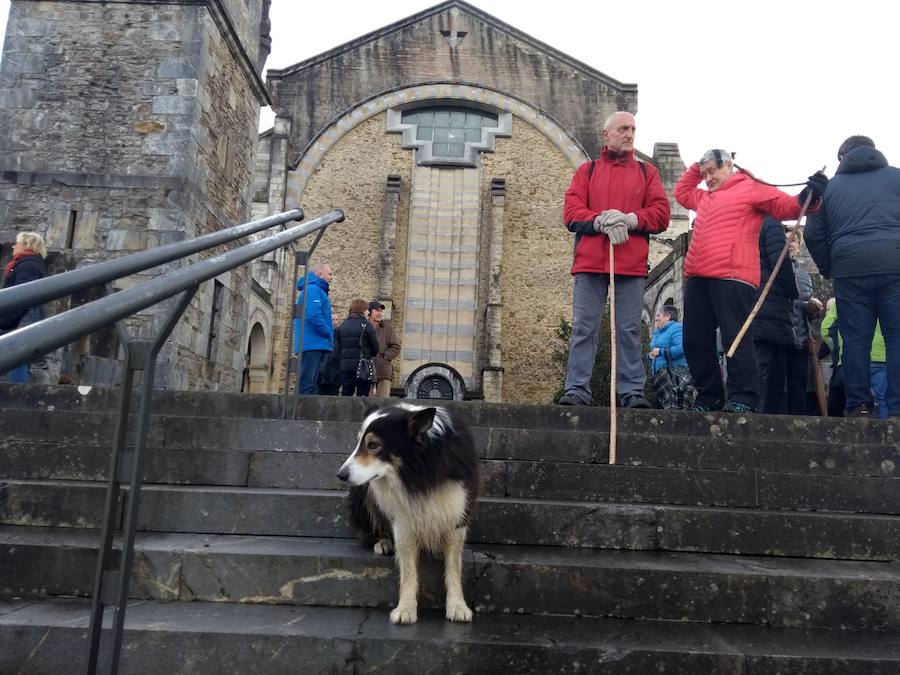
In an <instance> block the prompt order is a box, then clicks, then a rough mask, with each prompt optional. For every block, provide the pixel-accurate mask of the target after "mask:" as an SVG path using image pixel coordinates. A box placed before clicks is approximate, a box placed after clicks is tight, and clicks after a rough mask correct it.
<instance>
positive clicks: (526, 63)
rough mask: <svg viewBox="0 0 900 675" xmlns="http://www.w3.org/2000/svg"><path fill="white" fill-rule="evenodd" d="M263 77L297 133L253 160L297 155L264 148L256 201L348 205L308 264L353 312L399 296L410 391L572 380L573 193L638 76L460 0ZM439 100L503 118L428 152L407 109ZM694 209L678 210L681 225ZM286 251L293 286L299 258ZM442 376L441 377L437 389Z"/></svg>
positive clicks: (260, 209) (518, 390) (285, 122)
mask: <svg viewBox="0 0 900 675" xmlns="http://www.w3.org/2000/svg"><path fill="white" fill-rule="evenodd" d="M267 82H268V85H269V87H270V89H271V92H272V96H273V99H274V106H273V107H274V109H275V112H276V132H279V130H280V132H279V133H280V135H281V137H286V143H285V142H282V141H276V140H275V139H274V136H273V135H272V134H269V133H267V134H263V135H262V136H261V137H260V140H259V143H258V157H261V156H263V155H267V156H270V157H271V156H273V154H274V153H275V152H277V153H282V152H284V153H285V154H286V155H287V158H288V161H287V164H286V165H285V164H284V163H281V161H282V160H280V159H279V160H276V159H273V160H272V161H271V162H270V163H269V165H268V166H266V165H265V163H264V162H263V161H261V160H258V164H257V174H256V177H255V184H254V195H255V197H256V199H258V200H259V203H258V204H256V205H255V207H254V208H255V209H256V211H255V212H256V213H257V214H259V215H261V214H263V213H266V212H274V211H278V210H281V208H283V207H294V206H301V207H302V208H303V209H304V210H305V211H306V213H307V214H308V217H313V216H318V215H321V214H323V213H325V212H327V211H330V210H331V209H332V208H335V207H340V208H342V209H344V210H345V212H346V213H347V220H346V221H345V222H344V223H342V224H340V225H335V226H332V227H331V229H330V231H329V232H327V233H326V235H325V236H324V238H323V239H322V241H321V243H320V244H319V247H318V250H317V251H316V253H315V256H314V259H315V261H319V262H328V263H329V264H331V265H332V266H333V267H334V271H335V280H334V282H333V284H332V301H333V302H334V304H335V307H336V308H337V310H338V311H339V312H340V313H341V314H342V315H345V313H346V306H347V304H348V303H349V300H350V299H352V298H354V297H363V298H366V299H370V298H378V299H379V300H380V301H381V302H383V303H384V304H385V305H386V306H387V307H388V310H387V311H386V316H390V317H391V318H392V321H393V325H394V328H395V330H397V331H398V333H400V336H401V340H402V341H403V351H402V352H401V356H400V358H399V359H398V361H397V362H395V365H396V367H395V379H394V386H395V387H396V388H399V389H402V390H403V391H404V392H405V393H406V394H407V395H413V396H415V395H417V394H421V390H422V389H423V388H424V390H425V391H435V392H437V391H439V390H440V391H441V392H443V393H442V395H443V394H447V393H452V394H453V395H465V396H475V397H484V398H486V399H487V400H504V401H516V402H525V401H530V402H548V401H549V400H551V398H552V395H553V393H554V392H555V390H556V389H557V387H558V386H559V383H560V381H561V375H562V374H561V372H560V370H559V367H558V366H557V365H555V364H554V363H553V362H552V359H550V353H551V352H553V351H554V350H555V349H558V348H559V345H557V344H556V338H555V332H556V329H557V328H558V326H559V322H560V319H566V320H570V319H571V288H572V280H571V276H570V275H569V267H570V265H571V256H572V246H573V236H572V235H571V234H569V233H568V232H566V230H565V228H564V227H563V224H562V197H563V194H564V192H565V190H566V188H567V187H568V184H569V181H570V180H571V177H572V174H573V172H574V170H575V169H576V168H577V166H578V165H579V164H580V163H582V162H584V161H586V160H587V159H588V157H589V155H593V154H594V153H595V152H596V150H597V147H598V146H599V143H600V137H599V131H600V128H601V127H602V124H603V121H604V120H605V118H606V117H607V116H608V115H609V114H610V113H612V112H614V111H615V110H621V109H624V110H631V111H636V109H637V87H636V86H635V85H632V84H623V83H620V82H618V81H616V80H615V79H613V78H611V77H609V76H607V75H605V74H603V73H600V72H598V71H595V70H593V69H591V68H589V67H588V66H586V65H584V64H582V63H579V62H577V61H575V60H574V59H571V58H570V57H568V56H567V55H565V54H562V53H561V52H558V51H556V50H554V49H552V48H551V47H548V46H547V45H544V44H541V43H539V42H537V41H536V40H534V39H533V38H531V37H530V36H528V35H525V34H524V33H521V32H520V31H517V30H516V29H514V28H512V27H511V26H508V25H507V24H504V23H502V22H500V21H498V20H497V19H495V18H493V17H491V16H489V15H487V14H484V13H483V12H481V11H480V10H478V9H477V8H475V7H472V6H471V5H468V4H467V3H464V2H457V1H451V2H445V3H442V4H441V5H438V6H436V7H433V8H431V9H429V10H425V11H424V12H421V13H419V14H416V15H414V16H411V17H409V18H408V19H405V20H403V21H400V22H398V23H396V24H393V25H391V26H387V27H386V28H384V29H381V30H379V31H376V32H374V33H371V34H369V35H366V36H363V37H361V38H359V39H357V40H354V41H352V42H350V43H347V44H345V45H341V46H338V47H336V48H334V49H333V50H331V51H329V52H326V53H324V54H321V55H319V56H317V57H314V58H312V59H309V60H307V61H304V62H302V63H298V64H297V65H295V66H292V67H290V68H287V69H284V70H281V71H269V73H268V77H267ZM336 83H340V86H336ZM441 106H444V107H445V108H447V109H449V108H453V109H457V110H459V109H467V110H474V111H484V112H486V113H490V114H495V115H498V116H499V118H498V124H499V125H500V127H499V128H502V129H505V130H502V132H501V133H498V134H496V136H495V137H492V138H489V139H487V137H486V136H485V137H483V138H481V140H480V141H479V143H480V144H479V145H477V148H478V150H477V151H475V152H474V153H472V152H471V150H472V148H470V149H469V151H468V152H467V154H466V156H465V159H464V160H459V161H456V160H454V161H451V160H448V159H444V160H443V161H437V162H435V161H434V160H433V154H432V152H431V148H430V145H429V143H425V144H424V146H425V148H426V149H427V151H426V149H423V143H422V142H421V141H419V140H416V139H421V138H430V136H416V135H415V129H410V127H408V126H404V125H403V124H400V120H401V115H402V114H403V113H404V112H406V111H415V110H425V109H437V108H439V107H441ZM504 115H506V116H507V117H508V118H509V120H510V125H509V127H508V128H505V127H503V124H504V123H503V122H502V119H504V117H503V116H504ZM403 129H406V131H403V134H402V135H396V134H395V133H393V132H398V131H400V130H403ZM429 133H430V132H429ZM276 135H277V134H276ZM485 139H487V142H485ZM467 140H468V139H467ZM473 147H474V146H473ZM642 157H643V158H644V159H645V160H646V161H651V162H654V163H655V164H656V165H657V166H659V168H660V172H661V175H662V178H663V180H664V182H665V183H666V184H667V187H668V189H669V191H671V187H672V185H673V184H674V180H675V179H677V178H678V176H680V173H681V170H683V166H684V165H683V163H682V162H681V159H680V157H679V155H678V149H677V146H675V145H673V144H657V146H656V147H654V152H653V156H652V157H650V156H647V155H642ZM386 186H393V187H386ZM279 193H280V194H282V195H283V197H284V201H278V200H277V196H278V195H279ZM264 195H268V199H267V200H266V201H265V203H263V196H264ZM273 196H275V197H276V198H275V199H273ZM686 221H687V218H686V214H684V212H683V210H681V209H680V208H678V207H676V210H674V211H673V225H674V226H675V227H674V229H675V230H676V233H677V231H679V230H682V229H686ZM669 238H671V237H669ZM653 247H654V256H655V258H654V259H658V258H662V257H664V256H665V255H666V254H668V252H669V251H670V250H671V243H670V242H668V241H667V240H666V237H665V236H664V237H663V240H662V241H661V242H654V244H653ZM426 261H427V262H426ZM275 262H276V264H277V265H278V269H279V275H280V277H281V281H280V282H278V284H279V285H280V286H281V287H282V288H285V289H289V288H290V284H291V283H292V281H293V274H294V269H293V264H292V261H291V259H290V257H289V255H282V256H280V257H278V258H277V259H276V261H275ZM423 264H424V265H425V266H424V267H423ZM472 284H474V287H473V286H472ZM293 295H294V293H293V292H292V291H290V292H286V294H285V295H284V296H278V295H275V296H273V304H274V311H273V314H272V321H273V324H274V325H275V327H276V328H275V333H274V336H273V343H272V350H273V364H274V371H275V377H274V378H273V390H275V389H276V388H277V386H278V384H279V383H280V382H282V381H283V380H282V377H283V372H284V371H283V368H284V364H285V363H286V361H287V356H288V355H287V353H286V351H285V349H286V347H287V345H288V335H289V333H290V325H289V319H290V317H291V312H292V309H291V303H292V302H293ZM423 331H424V332H423ZM441 378H444V379H445V380H446V382H445V384H446V385H447V386H446V387H444V388H442V387H440V386H437V385H435V384H434V383H435V382H436V381H437V380H440V379H441ZM429 387H430V389H429ZM435 387H437V388H435Z"/></svg>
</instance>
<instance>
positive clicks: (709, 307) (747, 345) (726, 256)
mask: <svg viewBox="0 0 900 675" xmlns="http://www.w3.org/2000/svg"><path fill="white" fill-rule="evenodd" d="M702 181H705V182H706V187H707V189H706V190H702V189H700V188H699V187H697V186H698V185H699V184H700V183H701V182H702ZM827 182H828V180H827V178H825V175H824V174H821V175H819V174H815V175H813V176H810V177H809V181H808V182H807V187H805V188H804V189H803V191H802V192H801V193H800V195H799V196H798V197H799V198H798V197H794V196H791V195H789V194H787V193H785V192H782V191H781V190H779V189H778V188H776V187H772V186H770V185H765V184H763V183H761V182H759V181H757V180H756V179H754V178H753V177H752V176H750V175H749V174H747V173H744V172H743V171H739V172H737V173H735V167H734V161H733V159H732V157H731V153H729V152H728V151H726V150H721V149H717V150H709V151H707V152H706V153H705V154H704V155H703V157H701V158H700V161H699V162H696V163H695V164H692V165H691V166H690V167H688V169H687V171H685V172H684V174H683V175H682V176H681V178H680V179H679V180H678V183H677V184H676V185H675V199H677V200H678V203H679V204H681V205H682V206H683V207H685V208H687V209H690V210H691V211H695V212H696V214H697V217H696V219H695V220H694V224H693V234H692V235H691V243H690V246H689V247H688V252H687V256H686V257H685V261H684V276H685V284H684V353H685V356H686V357H687V361H688V366H689V367H690V370H691V377H692V378H693V380H694V386H695V387H696V388H697V400H696V403H695V404H694V407H693V408H692V410H695V411H698V412H706V411H712V410H723V409H724V410H725V411H726V412H737V413H743V412H752V411H753V410H754V409H755V407H756V405H757V403H758V402H759V385H758V381H757V372H756V370H757V369H756V355H755V353H754V349H753V339H752V337H749V336H748V337H747V338H746V339H744V340H743V341H742V342H741V344H740V346H739V347H738V349H737V351H735V353H734V356H733V357H732V358H730V359H729V360H728V366H727V372H728V396H727V402H726V396H725V388H724V385H723V382H722V372H721V370H720V368H719V363H718V361H717V359H716V329H717V328H718V329H720V330H721V334H722V345H723V346H724V348H725V350H726V351H727V350H728V349H729V348H730V347H731V344H732V343H733V342H734V339H735V337H736V336H737V334H738V332H739V331H740V328H741V326H742V325H743V323H744V321H745V320H746V318H747V316H748V315H749V314H750V310H751V309H752V307H753V304H754V303H755V302H756V296H757V292H756V289H757V287H758V286H759V284H760V265H759V230H760V227H761V226H762V222H763V219H764V218H765V217H766V214H770V215H772V217H774V218H775V219H776V220H794V219H796V218H797V217H798V216H799V215H800V211H801V204H802V203H803V202H804V201H805V199H806V195H807V191H808V190H812V192H813V200H812V204H813V205H816V204H817V203H818V201H819V199H820V198H821V195H822V193H823V192H824V191H825V185H826V184H827Z"/></svg>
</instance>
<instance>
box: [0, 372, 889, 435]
mask: <svg viewBox="0 0 900 675" xmlns="http://www.w3.org/2000/svg"><path fill="white" fill-rule="evenodd" d="M80 389H87V390H88V393H86V394H84V395H82V394H80V393H79V390H80ZM117 397H118V392H117V390H116V389H105V388H100V387H91V388H81V387H74V386H52V387H45V386H41V385H9V384H0V410H3V409H28V410H30V411H32V412H36V411H41V410H45V411H51V412H56V413H60V412H64V411H82V412H98V411H99V412H104V413H114V412H115V411H116V410H117V400H118V398H117ZM404 400H405V399H391V400H390V401H385V400H381V399H370V398H356V397H336V396H301V397H300V399H299V405H298V406H297V409H296V415H297V419H299V420H307V421H317V422H343V423H348V424H351V425H357V426H358V424H359V422H360V420H362V419H363V417H364V416H365V412H366V410H368V409H369V408H370V407H372V406H375V405H385V404H387V403H397V402H401V401H404ZM414 402H415V401H414ZM416 403H419V404H428V403H434V402H429V401H419V402H416ZM440 404H441V405H446V406H447V407H449V408H451V409H453V410H456V411H458V412H459V413H460V414H461V415H462V416H463V417H464V418H465V419H466V421H467V422H468V423H469V425H470V426H473V427H482V428H486V429H489V428H505V429H519V430H536V429H545V430H548V431H588V432H604V433H605V432H608V431H609V417H610V415H609V410H608V409H606V408H597V407H592V406H587V407H577V408H572V407H567V406H552V405H517V404H501V403H485V402H479V401H466V402H455V401H447V402H440ZM280 405H281V399H280V397H279V396H277V395H272V394H229V393H219V392H176V391H164V390H160V391H156V392H154V400H153V409H152V410H153V413H154V414H155V415H164V416H176V417H218V418H221V419H222V420H223V421H228V420H236V419H238V418H246V419H268V420H270V421H277V420H280V418H281V414H280V409H281V408H280ZM618 420H619V424H618V431H619V434H620V435H640V436H645V437H654V436H665V437H673V436H677V437H683V438H687V439H691V440H693V441H694V442H696V441H703V440H704V439H710V440H713V441H717V442H718V441H724V442H725V443H724V444H725V445H728V444H731V443H735V442H739V441H749V442H752V443H756V442H758V441H760V440H761V439H762V440H764V439H770V440H775V441H780V442H781V443H782V447H783V444H784V443H785V442H787V441H789V442H790V443H791V444H792V445H793V444H797V443H801V444H803V443H809V444H813V445H832V444H833V445H837V446H845V445H853V446H867V447H869V446H870V447H872V448H874V447H890V448H895V449H896V448H897V447H898V446H900V421H897V420H886V421H881V420H863V419H858V418H821V417H790V416H786V415H756V414H748V415H736V414H726V413H708V414H698V413H687V412H682V411H666V410H628V409H623V410H619V412H618ZM605 445H606V444H605V443H604V444H603V446H604V447H605ZM722 445H723V444H722V443H717V447H720V448H721V446H722ZM550 447H551V448H552V447H553V444H551V446H550Z"/></svg>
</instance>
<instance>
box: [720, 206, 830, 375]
mask: <svg viewBox="0 0 900 675" xmlns="http://www.w3.org/2000/svg"><path fill="white" fill-rule="evenodd" d="M812 196H813V193H812V190H810V191H809V194H808V195H806V201H804V202H803V207H802V208H801V209H800V215H799V216H797V226H796V227H794V228H792V229H791V233H790V235H788V238H787V241H785V242H784V248H783V249H781V254H780V255H779V256H778V260H776V261H775V267H773V268H772V274H770V275H769V279H768V281H766V285H765V286H764V287H763V290H762V293H760V294H759V299H758V300H757V301H756V304H755V305H753V309H752V310H751V311H750V316H748V317H747V320H746V321H744V325H743V326H741V329H740V330H739V331H738V334H737V337H735V338H734V342H732V343H731V346H730V347H729V348H728V352H727V353H726V354H725V356H727V357H728V358H729V359H730V358H731V357H732V356H734V353H735V352H736V351H737V348H738V347H739V346H740V344H741V340H743V339H744V334H745V333H746V332H747V331H748V330H749V328H750V324H752V323H753V319H755V318H756V315H757V314H758V313H759V308H760V307H762V304H763V303H764V302H765V301H766V296H767V295H768V294H769V291H770V290H771V289H772V284H774V283H775V276H776V275H777V274H778V270H780V269H781V263H783V262H784V259H785V257H786V256H787V254H788V250H790V248H791V242H793V241H794V239H795V238H796V236H797V233H798V232H800V221H801V220H803V216H805V215H806V209H808V208H809V203H810V202H811V201H812Z"/></svg>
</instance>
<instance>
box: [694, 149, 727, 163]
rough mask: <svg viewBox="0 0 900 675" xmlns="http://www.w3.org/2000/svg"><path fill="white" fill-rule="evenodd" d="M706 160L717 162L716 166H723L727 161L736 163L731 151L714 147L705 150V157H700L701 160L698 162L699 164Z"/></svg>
mask: <svg viewBox="0 0 900 675" xmlns="http://www.w3.org/2000/svg"><path fill="white" fill-rule="evenodd" d="M706 162H715V163H716V166H721V165H722V164H724V163H725V162H731V163H734V157H732V156H731V153H730V152H728V151H727V150H722V149H721V148H714V149H712V150H707V151H706V152H704V153H703V157H701V158H700V161H699V162H697V164H705V163H706Z"/></svg>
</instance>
